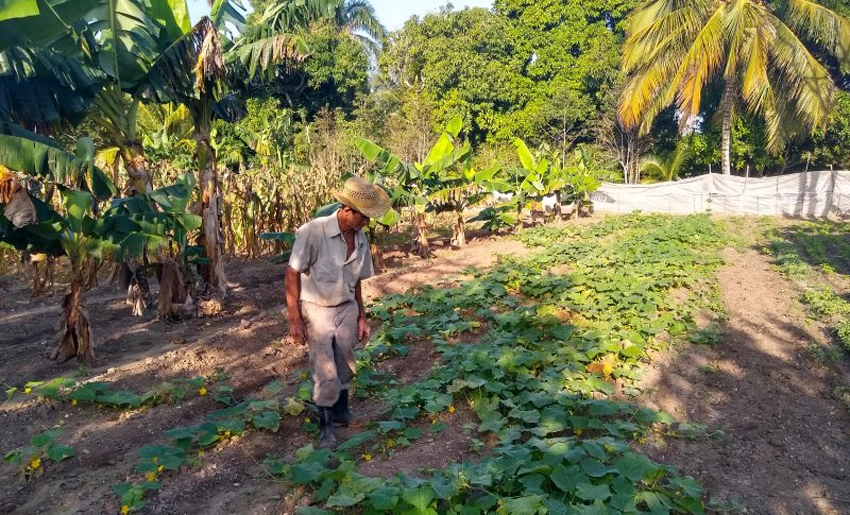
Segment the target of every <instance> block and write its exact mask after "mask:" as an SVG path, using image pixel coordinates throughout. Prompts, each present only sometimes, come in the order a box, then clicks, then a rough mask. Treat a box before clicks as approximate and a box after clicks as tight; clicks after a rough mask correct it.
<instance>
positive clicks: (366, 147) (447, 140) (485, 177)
mask: <svg viewBox="0 0 850 515" xmlns="http://www.w3.org/2000/svg"><path fill="white" fill-rule="evenodd" d="M461 128H462V121H461V118H460V116H456V117H454V118H452V119H451V120H450V121H449V123H448V124H447V125H446V128H445V130H444V131H443V133H442V134H441V135H440V137H439V138H438V139H437V142H436V143H435V144H434V145H433V146H432V147H431V150H430V151H429V152H428V155H427V156H426V157H425V159H424V160H423V161H422V162H421V163H419V162H413V163H407V162H404V161H402V160H401V159H400V158H398V157H397V156H395V155H393V154H391V153H390V152H388V151H387V150H385V149H383V148H381V147H380V146H378V145H376V144H375V143H373V142H371V141H369V140H366V139H360V140H358V142H357V147H358V148H359V149H360V151H361V152H362V153H363V155H364V156H366V158H367V159H369V160H370V161H373V162H375V163H376V164H377V165H378V166H379V167H380V170H381V173H383V174H384V175H386V176H388V177H390V178H391V179H392V180H393V181H394V182H395V183H396V184H397V186H396V188H395V190H396V191H395V192H394V195H393V196H394V197H395V198H396V199H398V202H399V203H400V204H402V205H406V206H408V207H412V208H413V211H414V224H415V227H416V239H415V240H414V251H415V252H416V253H417V254H419V255H420V256H423V257H424V256H427V255H429V254H430V252H431V249H430V245H429V243H428V230H429V225H428V223H427V218H426V213H430V212H444V211H449V212H452V213H454V214H455V222H454V226H453V235H452V243H453V244H455V245H466V228H465V222H464V219H463V211H464V209H466V208H468V207H470V206H471V205H473V204H475V203H477V202H479V201H480V200H482V199H483V198H484V196H485V195H484V192H483V189H482V187H481V183H482V182H489V181H493V180H495V175H496V172H498V170H499V168H498V167H491V168H489V169H487V170H482V171H480V172H479V171H476V170H475V169H473V168H472V166H471V157H472V149H471V147H470V146H469V143H468V142H464V143H463V144H458V135H459V134H460V130H461Z"/></svg>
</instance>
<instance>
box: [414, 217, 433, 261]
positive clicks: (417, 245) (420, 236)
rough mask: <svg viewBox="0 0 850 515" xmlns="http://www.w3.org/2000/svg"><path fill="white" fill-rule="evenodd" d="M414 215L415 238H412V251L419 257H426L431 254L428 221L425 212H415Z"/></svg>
mask: <svg viewBox="0 0 850 515" xmlns="http://www.w3.org/2000/svg"><path fill="white" fill-rule="evenodd" d="M414 216H415V219H414V224H415V225H416V239H415V240H413V253H414V254H416V255H417V256H419V257H428V256H430V255H431V245H430V244H429V243H428V222H427V220H426V219H425V213H419V212H417V213H416V214H415V215H414Z"/></svg>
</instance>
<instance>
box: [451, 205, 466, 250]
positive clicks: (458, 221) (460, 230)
mask: <svg viewBox="0 0 850 515" xmlns="http://www.w3.org/2000/svg"><path fill="white" fill-rule="evenodd" d="M455 215H456V218H455V223H454V227H453V229H454V231H453V232H454V234H453V235H452V242H453V243H454V244H455V245H457V246H458V247H464V246H466V224H465V223H464V222H463V212H462V211H455Z"/></svg>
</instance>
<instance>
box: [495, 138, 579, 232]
mask: <svg viewBox="0 0 850 515" xmlns="http://www.w3.org/2000/svg"><path fill="white" fill-rule="evenodd" d="M514 146H515V147H516V151H517V157H518V158H519V161H520V167H518V168H514V169H512V170H509V174H510V179H509V182H510V183H511V184H512V188H511V193H513V196H512V197H511V200H510V203H511V204H512V205H513V206H514V209H516V220H517V223H520V221H521V220H522V211H523V210H524V209H526V208H528V207H529V205H530V204H531V203H540V202H541V201H542V199H543V197H545V196H548V195H553V194H554V195H556V196H558V195H559V194H560V191H561V190H562V189H563V188H564V187H565V186H566V185H567V176H566V172H565V170H564V168H563V166H562V163H561V160H560V158H559V157H558V155H557V153H552V152H549V151H548V148H546V147H541V148H540V149H538V150H537V151H536V152H535V153H533V154H532V153H531V151H530V150H529V149H528V146H527V145H526V144H525V142H524V141H523V140H521V139H519V138H516V139H514ZM556 201H558V202H559V199H556ZM558 205H559V204H558Z"/></svg>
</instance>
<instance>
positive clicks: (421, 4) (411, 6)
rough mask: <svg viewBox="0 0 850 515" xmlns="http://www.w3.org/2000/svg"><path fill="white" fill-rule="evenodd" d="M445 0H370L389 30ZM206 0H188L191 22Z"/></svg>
mask: <svg viewBox="0 0 850 515" xmlns="http://www.w3.org/2000/svg"><path fill="white" fill-rule="evenodd" d="M445 4H446V0H372V5H373V6H375V13H376V14H377V15H378V19H379V20H381V23H383V24H384V26H385V27H387V29H389V30H397V29H400V28H401V26H402V25H404V22H405V21H407V19H408V18H410V17H411V16H413V15H414V14H415V15H418V16H419V17H422V16H425V15H426V14H428V13H430V12H435V11H436V10H437V9H439V7H440V6H442V5H445ZM451 4H452V5H453V6H454V8H455V10H459V9H463V8H464V7H492V6H493V1H492V0H454V1H453V2H451ZM209 12H210V8H209V6H208V4H207V0H189V14H190V16H191V17H192V22H193V23H194V22H196V21H197V20H198V19H199V18H200V17H201V16H203V15H204V14H209Z"/></svg>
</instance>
